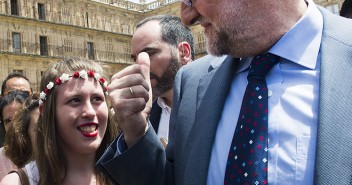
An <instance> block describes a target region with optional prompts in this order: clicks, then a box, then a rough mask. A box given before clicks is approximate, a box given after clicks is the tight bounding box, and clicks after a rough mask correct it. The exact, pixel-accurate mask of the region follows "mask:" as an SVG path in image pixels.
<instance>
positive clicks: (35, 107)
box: [4, 93, 39, 168]
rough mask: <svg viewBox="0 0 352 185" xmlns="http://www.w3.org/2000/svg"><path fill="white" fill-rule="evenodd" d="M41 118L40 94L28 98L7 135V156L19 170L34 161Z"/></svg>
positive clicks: (5, 146) (5, 144)
mask: <svg viewBox="0 0 352 185" xmlns="http://www.w3.org/2000/svg"><path fill="white" fill-rule="evenodd" d="M38 118H39V93H34V94H33V95H32V96H30V97H29V98H27V100H26V101H25V102H24V104H23V106H22V108H21V109H20V110H18V111H17V112H16V114H15V116H14V118H13V121H12V126H10V127H9V129H8V130H7V133H6V139H5V143H4V148H5V155H6V156H7V157H8V158H9V159H11V161H12V162H13V163H14V164H15V165H16V166H17V167H19V168H22V167H24V165H25V164H27V163H28V162H30V161H32V160H33V159H34V155H33V148H35V140H36V137H35V135H36V133H37V132H36V129H37V121H38Z"/></svg>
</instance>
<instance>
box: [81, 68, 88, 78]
mask: <svg viewBox="0 0 352 185" xmlns="http://www.w3.org/2000/svg"><path fill="white" fill-rule="evenodd" d="M79 77H81V78H86V77H87V72H86V71H85V70H84V69H83V70H82V71H80V72H79Z"/></svg>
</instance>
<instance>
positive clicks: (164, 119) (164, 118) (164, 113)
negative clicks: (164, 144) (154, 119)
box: [157, 97, 171, 140]
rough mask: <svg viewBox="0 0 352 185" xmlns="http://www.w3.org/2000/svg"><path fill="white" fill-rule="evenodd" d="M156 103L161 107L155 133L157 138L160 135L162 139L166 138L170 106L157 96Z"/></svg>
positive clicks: (167, 135) (167, 136)
mask: <svg viewBox="0 0 352 185" xmlns="http://www.w3.org/2000/svg"><path fill="white" fill-rule="evenodd" d="M157 103H158V105H159V107H160V108H161V115H160V121H159V127H158V133H157V135H158V137H159V139H160V138H161V137H163V138H164V139H166V140H168V138H169V121H170V113H171V108H170V107H169V106H168V105H167V104H166V103H165V101H164V100H163V99H162V98H160V97H158V99H157Z"/></svg>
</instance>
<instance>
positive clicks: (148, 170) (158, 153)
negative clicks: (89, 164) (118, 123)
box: [96, 126, 166, 185]
mask: <svg viewBox="0 0 352 185" xmlns="http://www.w3.org/2000/svg"><path fill="white" fill-rule="evenodd" d="M118 138H119V137H118ZM118 138H117V139H115V141H114V142H113V143H112V144H111V145H110V146H109V148H108V149H107V150H106V151H105V153H104V154H103V156H102V157H101V158H100V159H99V161H98V162H97V164H96V165H97V167H98V168H99V169H101V171H102V172H103V173H104V174H105V175H106V176H107V177H109V178H110V180H112V181H113V182H114V183H115V184H120V185H145V184H153V185H162V184H164V182H165V163H166V161H165V152H164V148H163V146H162V145H161V143H160V141H159V139H158V137H157V135H156V134H155V131H154V130H153V129H152V127H151V126H149V129H148V131H147V132H146V134H145V136H143V138H142V139H141V140H140V141H139V142H138V143H137V144H135V145H134V146H133V147H132V148H130V149H127V150H126V151H125V152H122V153H121V154H119V153H118V152H116V151H117V145H118V143H117V142H118V140H119V139H118Z"/></svg>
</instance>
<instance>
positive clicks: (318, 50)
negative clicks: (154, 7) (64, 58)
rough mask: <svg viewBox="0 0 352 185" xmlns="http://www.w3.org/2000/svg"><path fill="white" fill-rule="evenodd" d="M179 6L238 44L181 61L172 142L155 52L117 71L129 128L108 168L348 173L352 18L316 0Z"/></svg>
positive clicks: (115, 97)
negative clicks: (153, 91) (154, 99)
mask: <svg viewBox="0 0 352 185" xmlns="http://www.w3.org/2000/svg"><path fill="white" fill-rule="evenodd" d="M180 15H181V19H182V21H183V23H184V24H185V25H187V26H190V25H192V24H196V23H197V24H199V25H201V26H202V27H203V28H204V33H205V35H206V43H207V51H208V53H210V54H212V55H215V56H222V55H229V56H228V57H227V58H226V59H225V60H224V61H223V62H222V63H221V65H219V66H214V65H213V63H214V62H215V61H214V60H216V59H217V58H214V57H213V56H207V57H205V58H202V59H199V60H196V61H193V62H192V63H190V64H188V65H186V66H184V67H183V68H181V69H180V70H179V71H178V73H177V75H176V79H175V85H174V95H173V96H174V101H173V107H172V112H171V117H170V128H173V127H174V128H175V129H172V130H171V129H170V133H169V143H168V145H167V147H166V150H164V149H163V147H162V146H160V144H159V141H158V139H157V137H156V135H155V133H154V132H153V131H150V130H152V129H150V127H149V124H148V122H147V119H146V115H147V114H146V113H147V112H148V111H149V109H150V103H149V97H150V94H148V93H149V90H150V89H149V87H148V80H149V79H148V78H147V77H146V76H147V75H148V72H149V66H150V61H149V58H148V56H147V55H145V54H144V53H141V54H139V56H138V57H137V62H136V64H135V65H133V66H130V67H127V68H125V69H124V70H122V71H121V72H118V73H117V74H115V75H114V76H113V77H112V81H111V84H110V86H109V87H108V89H109V93H110V94H111V96H110V98H111V102H112V107H113V108H114V109H115V110H119V111H118V112H116V115H115V116H116V118H117V119H118V120H119V125H120V128H121V130H122V133H123V134H122V135H121V136H119V137H117V139H116V140H115V141H114V142H113V143H112V145H111V146H110V149H108V150H107V151H106V154H110V155H103V157H102V158H101V159H100V160H99V161H100V163H99V165H100V166H101V168H103V169H105V170H106V171H107V174H108V175H110V176H112V177H113V179H115V180H116V182H119V183H120V184H154V185H156V184H168V185H169V184H176V185H184V184H187V185H188V184H208V185H213V184H246V183H248V184H285V185H291V184H292V185H293V184H305V185H311V184H317V185H320V184H350V183H351V178H352V168H351V166H352V155H351V152H352V150H351V149H352V142H349V141H350V139H351V130H352V124H351V120H352V114H351V110H350V107H351V104H352V99H351V98H350V94H351V89H352V83H349V82H348V80H349V79H352V73H351V71H352V60H351V58H352V45H351V43H352V37H351V35H352V29H351V26H349V25H352V20H351V19H346V18H343V17H341V16H336V15H334V14H333V13H331V12H330V11H328V10H326V9H324V8H322V7H319V6H316V5H315V3H314V2H313V1H312V0H290V1H280V0H279V1H275V0H274V1H272V0H270V1H268V0H235V1H234V0H183V1H182V3H181V13H180ZM252 61H253V62H252ZM262 64H264V66H262ZM249 66H251V67H249ZM257 67H260V68H257ZM257 72H261V73H257ZM265 72H267V73H266V74H264V73H265ZM256 84H258V86H256ZM259 84H260V85H259ZM252 85H253V86H252ZM129 87H133V91H134V93H133V94H132V93H131V92H130V90H129ZM247 87H248V89H250V90H247V91H246V89H247ZM264 100H265V101H264ZM127 102H128V103H127ZM251 103H252V105H251ZM242 105H247V107H246V106H242ZM254 110H255V111H254ZM251 111H253V112H251ZM247 113H250V114H247ZM254 120H255V121H254ZM259 123H260V125H259ZM258 133H259V134H260V135H258ZM251 137H252V138H251ZM233 138H234V140H233ZM244 138H246V139H245V140H243V139H244ZM241 140H243V141H242V142H240V141H241ZM260 142H261V144H255V143H260ZM117 149H118V150H117ZM242 152H243V153H242ZM111 153H114V155H112V154H111ZM257 153H258V154H260V155H258V156H256V155H253V154H257ZM138 154H141V155H143V157H140V155H138ZM257 157H260V158H257ZM237 161H238V162H239V163H236V162H237ZM113 164H115V165H113ZM117 164H119V165H117ZM122 164H125V165H122ZM135 169H143V170H141V171H138V170H135ZM122 172H123V173H122Z"/></svg>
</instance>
